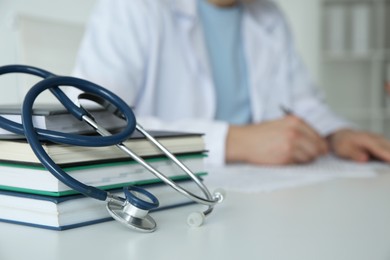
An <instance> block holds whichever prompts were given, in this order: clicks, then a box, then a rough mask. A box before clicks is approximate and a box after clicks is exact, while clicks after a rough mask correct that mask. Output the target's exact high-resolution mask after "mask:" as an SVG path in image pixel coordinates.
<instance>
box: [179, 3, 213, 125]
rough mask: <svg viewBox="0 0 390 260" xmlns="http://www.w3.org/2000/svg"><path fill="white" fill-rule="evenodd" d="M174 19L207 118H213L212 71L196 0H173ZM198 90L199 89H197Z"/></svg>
mask: <svg viewBox="0 0 390 260" xmlns="http://www.w3.org/2000/svg"><path fill="white" fill-rule="evenodd" d="M172 3H173V10H174V12H175V19H177V23H176V24H177V25H178V26H179V29H180V39H181V41H182V46H183V47H184V48H185V50H184V51H185V54H186V60H187V61H188V63H189V66H190V69H191V71H192V73H193V75H197V77H198V78H199V79H200V81H201V82H202V84H201V85H200V86H198V87H199V88H202V92H203V93H204V97H203V98H204V100H205V102H204V104H202V105H204V107H203V108H199V109H204V111H206V113H207V116H208V118H213V116H214V113H215V98H214V97H215V93H214V88H213V83H212V73H211V69H210V64H209V60H208V55H207V49H206V45H205V42H204V36H203V31H202V26H201V24H200V21H199V18H198V15H197V3H196V0H192V1H190V0H173V1H172ZM198 91H199V90H198Z"/></svg>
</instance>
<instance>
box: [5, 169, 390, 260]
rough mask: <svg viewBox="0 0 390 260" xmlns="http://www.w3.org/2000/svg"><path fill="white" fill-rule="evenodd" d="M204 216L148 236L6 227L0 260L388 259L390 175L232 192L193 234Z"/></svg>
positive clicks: (115, 230) (170, 217) (167, 218)
mask: <svg viewBox="0 0 390 260" xmlns="http://www.w3.org/2000/svg"><path fill="white" fill-rule="evenodd" d="M200 208H201V207H199V206H189V207H183V208H178V209H173V210H169V211H163V212H159V213H155V214H154V217H155V219H156V221H157V223H158V225H159V227H158V230H157V231H156V232H154V233H151V234H143V233H137V232H134V231H131V230H128V229H126V228H124V227H123V226H122V225H120V224H118V223H116V222H114V221H111V222H107V223H102V224H97V225H92V226H87V227H83V228H78V229H73V230H67V231H62V232H58V231H50V230H42V229H38V228H31V227H24V226H19V225H13V224H5V223H1V224H0V259H1V260H13V259H18V260H21V259H34V260H35V259H37V260H45V259H50V260H55V259H57V260H61V259H67V260H70V259H71V260H75V259H94V260H96V259H110V260H112V259H121V260H123V259H137V260H146V259H153V260H157V259H158V260H161V259H196V260H199V259H235V260H236V259H289V260H294V259H298V260H305V259H310V260H312V259H315V260H321V259H326V260H329V259H331V260H340V259H345V260H360V259H361V260H389V259H390V174H381V175H380V176H379V177H376V178H369V179H337V180H331V181H327V182H323V183H318V184H314V185H310V186H305V187H301V188H291V189H286V190H281V191H275V192H272V193H258V194H245V193H237V192H230V193H228V197H227V199H226V201H225V202H224V203H223V204H222V205H220V206H219V207H217V208H216V209H215V211H214V212H213V214H212V215H210V217H209V218H207V220H206V224H205V225H204V226H202V227H201V228H189V227H188V226H187V224H186V217H187V215H188V214H189V213H190V212H192V211H194V210H199V209H200Z"/></svg>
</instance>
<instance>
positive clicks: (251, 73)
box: [242, 1, 286, 122]
mask: <svg viewBox="0 0 390 260" xmlns="http://www.w3.org/2000/svg"><path fill="white" fill-rule="evenodd" d="M256 5H257V6H256ZM244 8H245V9H244V10H245V12H244V13H245V15H244V18H243V27H242V28H243V30H242V31H243V37H244V52H245V58H246V62H247V68H248V77H249V80H248V82H249V88H250V93H251V95H250V96H251V106H252V117H253V121H254V122H259V121H262V120H264V119H265V117H266V114H268V112H269V111H268V112H267V111H266V107H267V103H268V98H269V96H270V91H273V90H274V89H273V88H275V87H276V85H277V84H276V81H277V80H278V79H277V75H275V66H276V64H277V62H276V59H277V57H278V56H279V55H280V53H279V54H278V49H280V46H278V45H280V39H278V37H277V36H276V35H275V34H274V32H273V27H274V26H275V23H274V21H273V19H274V18H275V17H270V16H269V13H270V12H269V13H267V9H266V8H267V6H266V5H265V4H263V2H262V1H254V2H252V3H249V4H247V5H246V6H245V7H244ZM273 94H274V93H273ZM276 94H277V95H278V96H279V97H278V98H280V99H281V100H283V99H285V97H286V95H285V93H279V92H277V93H276ZM281 103H283V104H284V103H286V101H281ZM267 109H269V108H268V107H267Z"/></svg>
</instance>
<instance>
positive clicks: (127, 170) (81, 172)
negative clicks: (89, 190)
mask: <svg viewBox="0 0 390 260" xmlns="http://www.w3.org/2000/svg"><path fill="white" fill-rule="evenodd" d="M204 157H205V155H204V154H192V155H181V156H178V158H179V160H181V162H183V163H184V164H185V165H186V166H187V167H188V168H189V169H190V170H191V171H193V172H194V173H195V174H197V175H198V176H202V175H205V174H206V172H205V169H204ZM145 160H146V161H147V162H148V163H150V165H152V166H153V167H154V168H155V169H157V170H158V171H160V172H162V173H163V174H164V175H166V176H167V177H169V178H171V179H174V180H180V179H186V178H188V176H187V174H186V173H185V172H184V171H183V170H181V169H180V168H179V167H178V166H177V165H176V164H175V163H174V162H173V161H172V160H170V159H168V158H165V157H156V158H148V159H145ZM63 170H64V171H65V172H67V173H68V174H69V176H71V177H73V178H75V179H76V180H78V181H80V182H82V183H84V184H86V185H89V186H95V187H98V188H100V189H104V190H109V189H114V188H120V187H124V186H128V185H135V184H138V185H140V184H150V183H157V182H161V180H160V179H158V178H157V177H155V176H154V175H153V174H152V173H151V172H149V171H148V170H147V169H145V168H144V167H143V166H142V165H141V164H139V163H137V162H136V161H134V160H131V161H121V162H110V163H95V164H90V165H79V166H71V167H65V168H63ZM0 189H2V190H9V191H17V192H24V193H31V194H40V195H46V196H56V197H59V196H64V195H70V194H76V193H77V192H76V191H74V190H72V189H71V188H69V187H68V186H66V185H65V184H63V183H62V182H61V181H59V180H58V179H57V178H56V177H55V176H53V175H52V174H51V173H50V172H49V171H48V170H46V169H45V168H44V167H43V166H40V165H26V164H17V163H4V162H0Z"/></svg>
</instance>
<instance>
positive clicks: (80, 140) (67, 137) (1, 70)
mask: <svg viewBox="0 0 390 260" xmlns="http://www.w3.org/2000/svg"><path fill="white" fill-rule="evenodd" d="M10 73H23V74H30V75H35V76H38V77H41V78H44V81H45V83H44V84H48V85H50V87H43V88H42V89H41V90H40V91H39V93H38V94H37V95H36V97H37V96H38V95H39V94H40V93H41V92H43V91H44V90H46V89H49V90H50V91H51V92H52V93H53V95H55V96H56V97H57V99H58V100H59V101H60V102H61V103H62V104H63V105H64V106H65V107H66V109H67V110H68V111H69V112H70V113H72V114H73V115H74V116H75V117H76V118H77V119H79V120H82V116H83V115H86V114H87V112H86V111H85V110H84V109H83V108H80V107H78V106H76V105H75V104H74V103H73V102H72V101H71V100H70V99H69V98H68V97H67V96H66V95H65V93H64V92H63V91H62V90H61V89H60V88H59V87H58V86H60V85H61V84H60V83H63V84H62V85H68V86H73V87H76V88H79V89H81V90H84V91H85V92H90V93H94V94H96V95H100V96H102V97H103V98H104V99H106V100H107V101H109V102H111V103H112V104H114V105H115V106H117V108H118V109H119V110H120V111H121V112H122V114H123V115H125V118H126V120H127V122H128V124H127V126H126V127H125V128H124V129H123V130H122V131H121V132H120V133H117V134H115V135H112V136H105V137H97V136H80V135H73V134H68V133H60V132H56V131H51V130H47V129H38V128H37V129H36V130H35V131H36V132H37V133H38V136H39V139H41V140H49V141H52V142H56V143H62V144H69V145H76V146H89V147H91V146H95V147H96V146H108V145H115V144H118V143H120V142H122V141H124V140H125V139H127V138H128V137H129V136H130V135H131V133H132V132H134V129H135V124H136V123H135V122H136V121H135V116H134V114H133V112H132V110H131V108H130V107H128V106H127V104H126V103H124V102H123V101H122V100H121V99H120V98H119V97H118V96H116V95H115V94H113V93H111V92H110V91H108V90H107V89H104V88H102V87H100V86H99V85H96V84H94V83H92V82H89V81H86V80H82V79H79V78H73V77H60V76H56V75H55V74H53V73H51V72H49V71H46V70H43V69H40V68H36V67H32V66H26V65H7V66H1V67H0V75H3V74H10ZM60 78H61V80H60ZM65 78H66V80H65ZM39 84H41V82H39V83H37V84H36V85H39ZM56 84H57V85H56ZM36 97H35V98H36ZM35 98H34V100H35ZM0 127H1V128H3V129H6V130H8V131H10V132H13V133H16V134H18V135H25V132H24V128H23V125H22V124H19V123H16V122H13V121H11V120H8V119H6V118H4V117H1V116H0Z"/></svg>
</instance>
